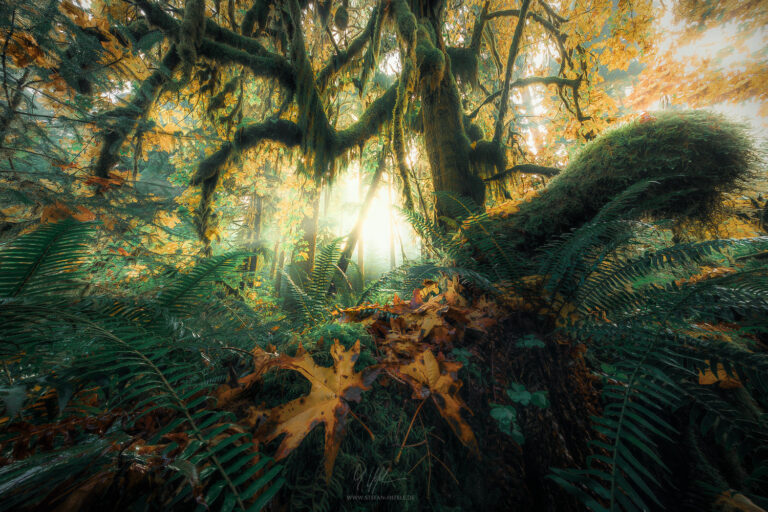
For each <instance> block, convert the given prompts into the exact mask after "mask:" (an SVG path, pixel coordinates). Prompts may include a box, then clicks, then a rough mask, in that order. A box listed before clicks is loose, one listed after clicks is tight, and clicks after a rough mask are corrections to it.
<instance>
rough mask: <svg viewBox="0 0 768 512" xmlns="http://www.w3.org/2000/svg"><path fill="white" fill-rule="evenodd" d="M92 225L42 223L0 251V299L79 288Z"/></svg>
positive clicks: (64, 221)
mask: <svg viewBox="0 0 768 512" xmlns="http://www.w3.org/2000/svg"><path fill="white" fill-rule="evenodd" d="M93 227H94V224H93V223H87V222H78V221H76V220H74V219H72V218H69V219H65V220H62V221H60V222H57V223H55V224H45V225H43V226H40V227H39V228H38V229H36V230H35V231H33V232H31V233H28V234H26V235H24V236H21V237H19V238H17V239H15V240H13V241H11V242H10V243H9V244H8V245H6V246H4V247H2V249H0V297H17V296H20V295H25V296H31V295H40V294H46V295H50V294H54V293H56V292H60V291H63V290H70V291H71V290H72V288H73V286H77V285H79V283H77V278H78V277H80V275H81V274H80V271H81V266H82V264H83V262H84V261H85V258H86V256H87V253H88V242H89V241H90V238H91V236H92V234H93Z"/></svg>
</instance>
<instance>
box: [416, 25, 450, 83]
mask: <svg viewBox="0 0 768 512" xmlns="http://www.w3.org/2000/svg"><path fill="white" fill-rule="evenodd" d="M425 27H426V25H424V24H422V25H421V26H420V27H419V31H418V37H417V39H418V42H417V43H416V66H417V67H418V69H419V76H420V78H421V80H423V81H425V82H426V83H428V84H430V86H431V87H432V88H433V89H434V88H435V87H437V85H438V84H439V83H440V82H441V81H442V80H443V74H444V73H445V54H444V53H443V52H442V50H440V49H439V48H437V47H436V46H435V44H434V43H433V42H432V37H431V36H430V34H429V31H428V30H427V29H426V28H425Z"/></svg>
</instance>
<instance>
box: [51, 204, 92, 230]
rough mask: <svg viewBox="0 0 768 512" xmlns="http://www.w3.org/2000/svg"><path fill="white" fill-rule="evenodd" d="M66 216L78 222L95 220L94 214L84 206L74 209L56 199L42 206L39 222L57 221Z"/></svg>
mask: <svg viewBox="0 0 768 512" xmlns="http://www.w3.org/2000/svg"><path fill="white" fill-rule="evenodd" d="M68 217H72V218H74V219H75V220H79V221H80V222H89V221H92V220H96V214H95V213H93V212H92V211H90V210H89V209H88V208H86V207H85V206H78V207H77V208H76V209H75V210H71V209H70V208H69V207H68V206H67V205H65V204H64V203H61V202H59V201H56V202H55V203H53V204H49V205H48V206H46V207H45V208H43V213H42V214H41V215H40V222H42V223H43V224H46V223H48V222H58V221H60V220H62V219H66V218H68Z"/></svg>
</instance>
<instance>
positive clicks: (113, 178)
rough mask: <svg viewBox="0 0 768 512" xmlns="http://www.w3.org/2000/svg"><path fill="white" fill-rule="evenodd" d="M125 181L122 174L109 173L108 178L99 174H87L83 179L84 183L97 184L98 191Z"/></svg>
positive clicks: (117, 185) (103, 190) (104, 190)
mask: <svg viewBox="0 0 768 512" xmlns="http://www.w3.org/2000/svg"><path fill="white" fill-rule="evenodd" d="M123 183H125V179H124V178H123V177H122V176H118V175H116V174H113V173H110V174H109V177H108V178H102V177H100V176H88V178H87V179H86V180H85V184H86V185H98V186H99V191H100V192H106V191H107V190H109V189H110V188H112V187H119V186H120V185H122V184H123Z"/></svg>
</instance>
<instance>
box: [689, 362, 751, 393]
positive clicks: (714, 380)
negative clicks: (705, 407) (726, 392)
mask: <svg viewBox="0 0 768 512" xmlns="http://www.w3.org/2000/svg"><path fill="white" fill-rule="evenodd" d="M699 384H701V385H702V386H710V385H712V384H719V385H720V387H721V388H722V389H735V388H740V387H741V381H740V380H739V378H738V377H734V376H732V375H731V374H729V373H728V372H727V371H725V368H724V367H723V365H722V364H720V363H718V364H717V374H715V373H714V372H713V371H712V369H709V368H708V369H707V370H706V371H704V372H702V371H701V370H699Z"/></svg>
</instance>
